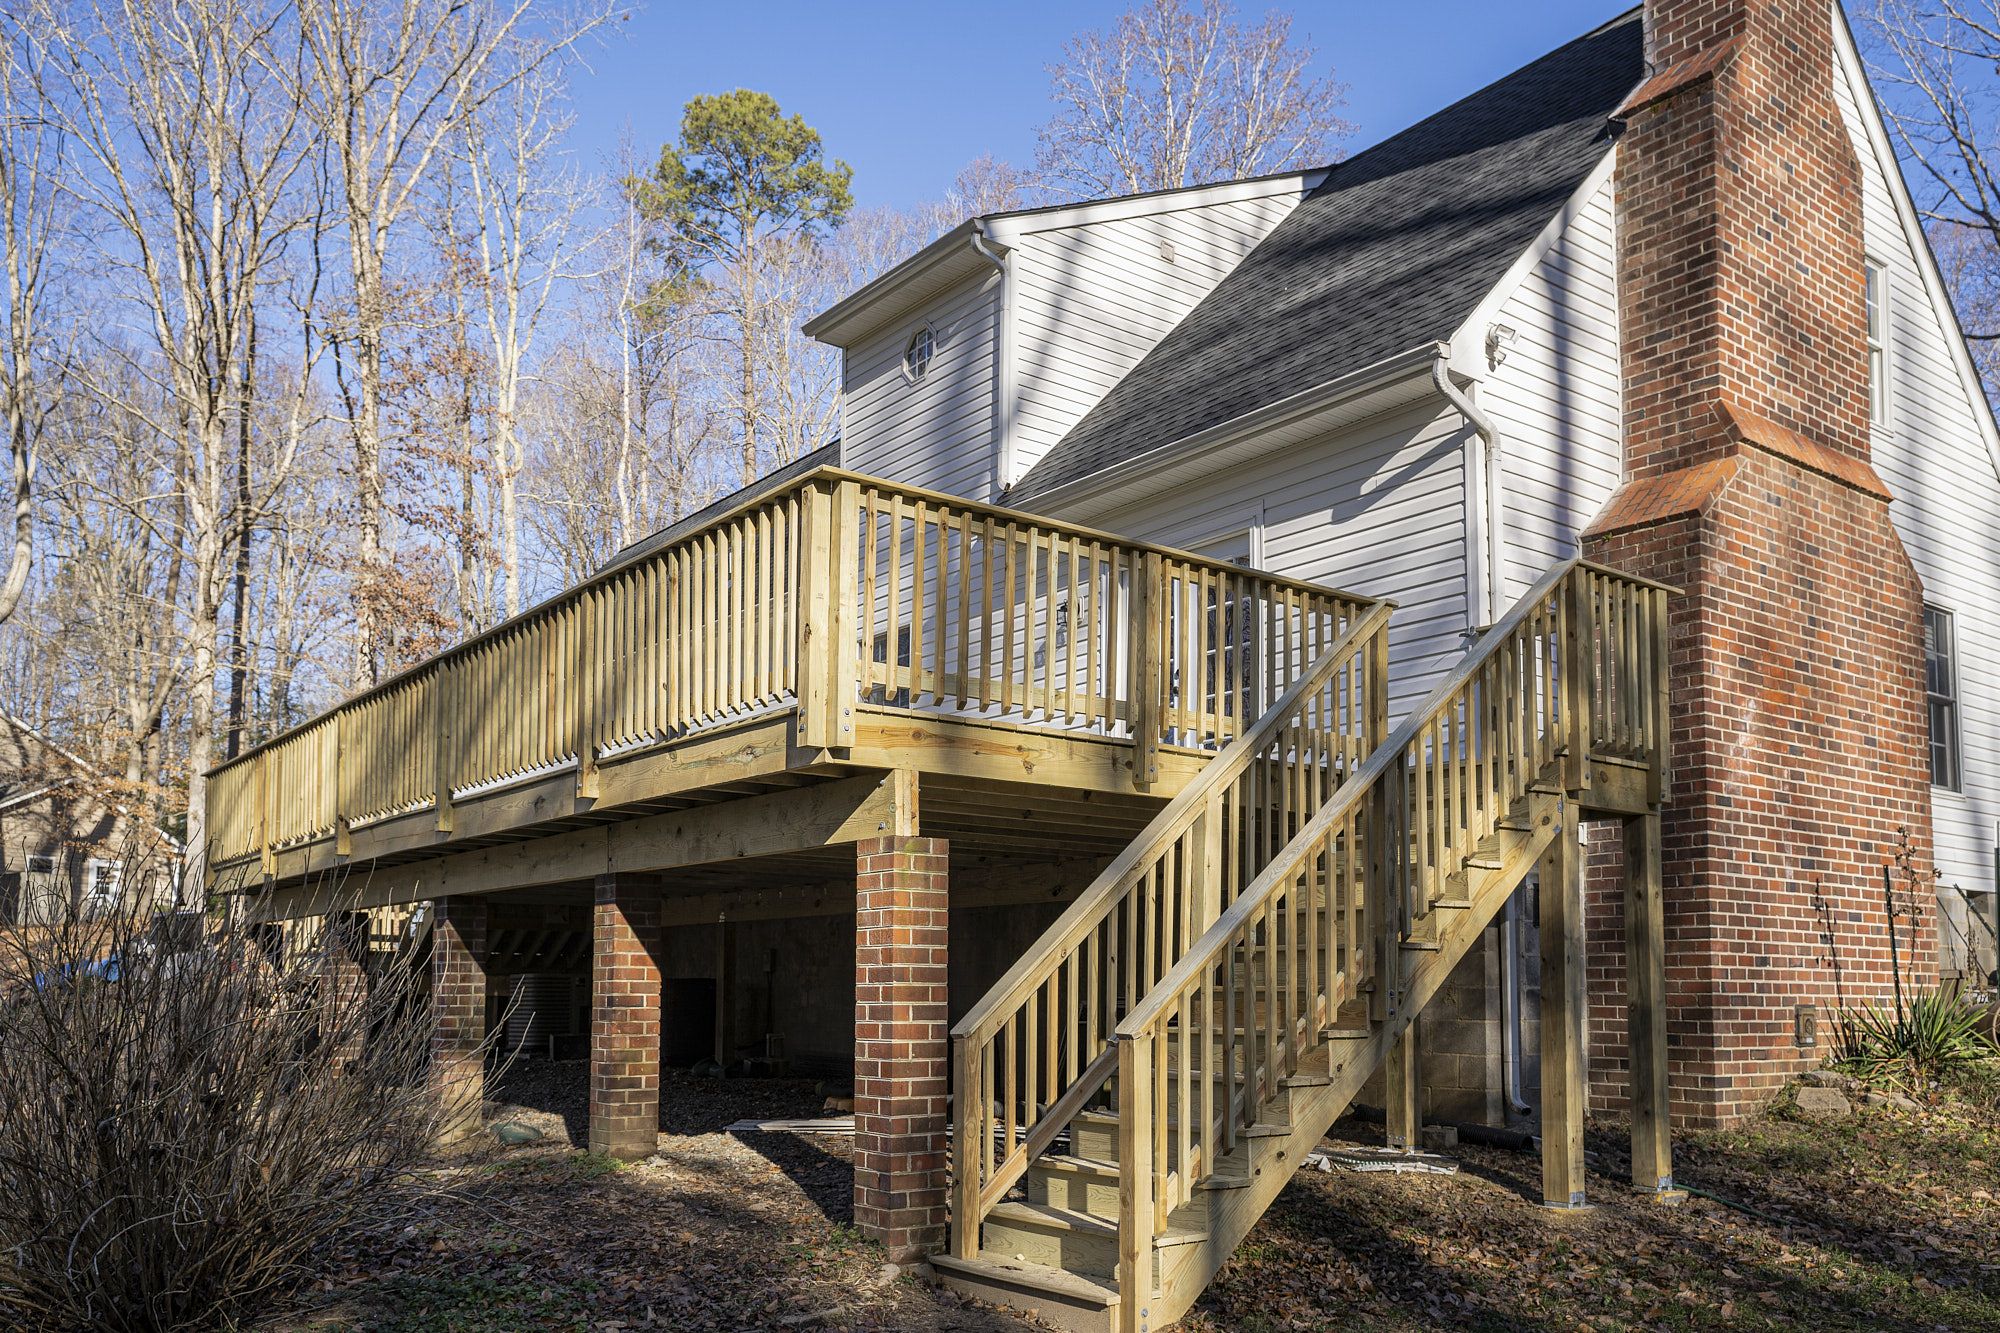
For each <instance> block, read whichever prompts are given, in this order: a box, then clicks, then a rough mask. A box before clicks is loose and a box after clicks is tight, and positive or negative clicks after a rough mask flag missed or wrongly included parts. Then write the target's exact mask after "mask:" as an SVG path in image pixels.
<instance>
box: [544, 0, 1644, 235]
mask: <svg viewBox="0 0 2000 1333" xmlns="http://www.w3.org/2000/svg"><path fill="white" fill-rule="evenodd" d="M642 3H643V0H642ZM1125 7H1126V4H1125V3H1124V0H1065V2H1063V3H1057V2H1056V0H1010V3H1008V4H1005V5H992V4H955V3H950V2H949V0H943V2H933V3H928V4H923V3H918V4H911V3H901V4H878V3H840V2H839V0H833V2H831V3H829V2H828V0H819V3H796V2H795V0H757V2H754V3H752V2H749V0H700V3H688V2H687V0H652V3H650V4H647V5H645V7H644V8H643V9H642V10H641V11H640V12H638V13H636V14H635V15H634V16H633V17H632V18H631V19H630V20H628V21H627V22H626V23H625V24H624V25H623V28H622V30H621V31H620V32H619V33H617V34H616V35H614V36H613V37H612V38H611V40H610V41H609V42H608V43H607V44H606V45H605V46H604V47H601V48H599V49H597V50H595V51H592V52H591V53H590V55H589V63H590V68H589V69H587V70H579V71H577V72H576V75H575V79H574V83H573V93H574V97H575V112H576V124H575V129H574V133H573V136H572V142H573V145H574V148H575V151H576V152H577V154H578V159H579V161H578V165H579V166H581V167H583V168H585V169H587V170H593V171H594V170H601V169H603V168H604V167H606V166H607V165H608V164H609V162H610V160H611V159H612V158H613V157H614V156H615V155H616V152H617V148H618V145H619V143H620V141H621V139H622V138H624V137H625V136H627V135H628V134H629V136H630V138H631V141H632V142H633V144H634V145H635V146H636V148H637V150H638V155H639V158H640V160H641V161H642V162H650V161H651V160H652V157H653V155H654V153H655V152H657V150H658V148H659V145H660V144H661V143H662V142H663V141H665V140H667V139H669V138H672V137H673V136H674V134H675V132H676V130H677V128H678V126H679V123H680V110H681V106H682V104H683V103H684V102H686V101H687V99H688V98H689V97H692V96H693V95H695V94H696V93H702V92H716V91H720V90H723V89H728V88H735V87H750V88H757V89H761V90H763V91H765V92H768V93H770V94H772V95H773V96H775V97H776V98H777V99H778V102H779V104H780V105H781V106H783V107H784V109H785V110H786V111H787V112H793V111H796V112H799V113H801V114H803V115H804V116H805V118H806V120H807V121H808V122H809V123H811V124H812V125H814V126H815V127H817V128H818V129H819V131H820V133H821V135H822V136H823V137H824V138H825V140H826V144H827V147H828V150H829V151H830V152H831V153H833V154H835V155H837V156H839V157H843V158H845V159H846V160H847V161H848V162H849V163H850V164H852V165H853V167H854V186H855V195H856V198H857V200H858V202H860V203H862V204H865V205H878V204H888V205H894V206H898V207H901V206H907V205H909V204H912V203H915V202H917V201H918V200H921V199H925V198H932V197H935V196H936V195H938V194H940V193H942V191H943V189H944V187H945V186H946V185H948V184H949V183H950V181H951V178H952V177H953V176H954V175H956V174H957V172H958V169H959V168H960V167H961V166H963V165H964V164H965V163H966V162H968V161H970V160H971V159H973V158H975V157H977V156H979V154H980V153H982V152H991V153H993V154H994V155H995V156H996V157H1001V158H1005V159H1008V160H1011V161H1015V162H1019V163H1024V164H1025V163H1029V162H1031V161H1032V160H1033V157H1034V145H1035V128H1036V127H1037V126H1038V125H1040V124H1041V123H1042V122H1043V121H1044V120H1046V119H1047V118H1048V115H1049V110H1050V107H1049V101H1048V76H1047V74H1046V72H1045V70H1044V66H1046V65H1047V64H1048V63H1049V62H1050V61H1052V60H1054V59H1055V58H1056V57H1057V56H1058V55H1059V54H1060V52H1061V49H1062V45H1063V43H1064V41H1065V40H1066V39H1067V38H1068V37H1069V36H1070V35H1071V34H1073V33H1075V32H1078V31H1081V30H1083V29H1085V28H1093V27H1103V26H1105V25H1107V24H1108V23H1109V22H1110V21H1111V20H1112V19H1113V18H1114V17H1115V16H1116V15H1117V14H1118V13H1119V12H1120V11H1121V10H1122V9H1124V8H1125ZM1266 7H1267V6H1264V5H1261V4H1258V3H1256V0H1238V3H1237V8H1238V9H1239V10H1240V11H1242V12H1244V13H1252V14H1254V13H1261V12H1262V10H1263V9H1264V8H1266ZM1627 7H1628V5H1627V4H1626V3H1623V0H1536V3H1534V4H1527V5H1523V4H1519V3H1516V2H1515V0H1337V2H1327V0H1322V2H1321V3H1316V4H1315V3H1301V4H1296V5H1292V6H1289V8H1290V9H1291V11H1292V13H1293V15H1294V16H1295V17H1294V27H1293V30H1294V32H1302V33H1307V34H1310V35H1311V37H1312V39H1313V44H1314V45H1315V46H1316V47H1317V48H1318V49H1319V53H1320V59H1321V62H1322V64H1323V65H1324V64H1331V66H1332V68H1333V70H1334V72H1335V73H1336V74H1337V76H1338V77H1339V78H1340V80H1341V81H1342V82H1343V83H1345V84H1347V85H1348V104H1347V108H1346V112H1345V114H1346V116H1347V118H1348V119H1349V120H1351V121H1354V122H1355V123H1356V124H1357V126H1358V127H1359V133H1358V134H1357V135H1356V136H1355V138H1354V139H1353V140H1352V141H1350V143H1349V145H1348V146H1349V148H1350V150H1352V149H1354V148H1360V147H1365V146H1366V145H1367V144H1369V143H1372V142H1374V141H1375V140H1377V139H1380V138H1383V137H1384V136H1386V135H1389V134H1392V133H1394V132H1395V131H1396V130H1399V129H1401V128H1402V127H1404V126H1405V125H1408V124H1410V123H1411V122H1412V121H1415V120H1418V119H1420V118H1421V117H1423V116H1424V115H1426V114H1428V113H1429V112H1431V111H1434V110H1436V109H1437V108H1439V107H1441V106H1444V105H1446V104H1447V103H1450V102H1452V101H1454V100H1456V99H1457V98H1459V97H1461V96H1463V95H1464V94H1466V93H1468V92H1471V91H1472V90H1473V89H1475V88H1478V87H1479V86H1481V85H1483V84H1486V83H1489V82H1491V81H1492V80H1494V79H1496V78H1498V77H1500V76H1501V75H1503V74H1505V73H1507V72H1508V71H1509V70H1512V69H1515V68H1517V67H1519V66H1520V65H1523V64H1526V63H1527V62H1528V61H1530V60H1532V59H1534V58H1535V57H1536V56H1538V55H1540V54H1542V53H1543V52H1545V51H1548V50H1550V49H1551V48H1553V47H1555V46H1558V45H1560V44H1561V43H1563V42H1565V41H1568V40H1569V39H1570V38H1572V37H1576V36H1578V35H1580V34H1582V33H1583V32H1585V31H1587V30H1589V29H1590V28H1592V27H1594V26H1596V25H1597V24H1599V23H1601V22H1603V21H1604V20H1606V19H1608V18H1611V17H1612V16H1614V15H1616V14H1618V13H1620V12H1622V11H1623V10H1624V9H1625V8H1627Z"/></svg>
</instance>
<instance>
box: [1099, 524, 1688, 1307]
mask: <svg viewBox="0 0 2000 1333" xmlns="http://www.w3.org/2000/svg"><path fill="white" fill-rule="evenodd" d="M1670 591H1671V590H1670V589H1668V588H1666V587H1665V586H1664V585H1660V584H1655V583H1651V582H1648V581H1646V580H1639V579H1628V578H1626V577H1625V576H1623V575H1621V574H1618V573H1616V572H1615V571H1610V570H1606V569H1603V568H1601V567H1598V566H1593V565H1587V564H1585V563H1583V562H1580V561H1572V562H1570V563H1568V564H1565V565H1562V566H1559V567H1557V568H1556V569H1554V570H1551V571H1550V572H1549V573H1548V574H1547V575H1546V576H1545V577H1544V578H1542V579H1541V580H1540V581H1539V582H1538V583H1537V584H1536V585H1535V587H1534V588H1533V589H1532V590H1531V591H1530V592H1529V593H1528V594H1527V595H1526V596H1525V597H1523V598H1522V599H1521V601H1520V602H1518V603H1517V604H1516V605H1515V606H1514V608H1513V609H1512V610H1510V611H1509V613H1508V614H1507V615H1506V616H1505V617H1503V618H1502V619H1501V620H1500V622H1499V623H1498V624H1496V625H1495V626H1494V627H1493V628H1492V629H1490V630H1488V631H1487V632H1486V633H1485V634H1484V635H1482V636H1481V638H1480V640H1479V642H1478V643H1477V644H1476V645H1475V646H1474V647H1473V648H1472V649H1471V651H1470V652H1468V653H1467V655H1466V657H1465V659H1464V660H1463V661H1462V662H1460V663H1459V665H1458V666H1457V667H1456V668H1455V669H1454V670H1453V671H1452V672H1451V673H1450V674H1449V675H1448V676H1446V677H1445V679H1444V680H1442V681H1440V682H1439V683H1438V685H1437V686H1436V687H1435V688H1434V689H1433V690H1432V691H1431V692H1430V694H1429V696H1428V697H1427V698H1426V699H1425V701H1424V702H1423V703H1422V704H1421V705H1420V706H1419V707H1418V708H1417V709H1416V710H1415V711H1413V712H1412V713H1410V714H1409V715H1408V716H1407V717H1406V718H1405V719H1404V721H1403V722H1402V724H1401V725H1399V726H1398V727H1397V728H1396V731H1395V733H1394V735H1392V736H1390V737H1389V738H1388V739H1387V740H1386V741H1385V742H1384V743H1383V744H1382V745H1381V746H1379V747H1378V748H1376V749H1375V750H1374V752H1373V753H1371V754H1370V755H1368V757H1367V758H1366V760H1365V761H1363V762H1362V763H1361V764H1359V765H1358V766H1357V767H1356V768H1355V770H1354V772H1353V774H1352V776H1351V778H1350V779H1349V781H1348V782H1346V783H1345V784H1343V785H1342V786H1341V787H1340V788H1339V790H1338V791H1337V792H1335V793H1334V794H1333V795H1332V796H1331V798H1330V799H1329V800H1327V801H1326V802H1324V803H1323V804H1322V805H1320V806H1319V808H1318V809H1317V810H1315V811H1314V812H1313V813H1312V816H1311V817H1310V818H1309V819H1307V820H1305V821H1303V823H1302V824H1301V825H1300V827H1299V828H1298V830H1297V832H1296V834H1295V836H1293V837H1292V838H1291V839H1290V841H1289V842H1288V843H1287V844H1286V846H1285V847H1284V848H1283V849H1282V850H1280V851H1279V852H1278V853H1277V854H1276V855H1275V856H1273V857H1272V858H1270V860H1269V861H1268V863H1267V864H1266V865H1265V866H1264V867H1263V869H1262V870H1261V871H1260V873H1259V874H1258V875H1257V876H1256V877H1255V879H1254V880H1253V881H1252V882H1251V883H1250V884H1249V885H1248V886H1246V887H1245V888H1244V890H1243V892H1242V893H1241V894H1239V895H1238V896H1237V897H1236V899H1235V901H1234V902H1232V903H1231V904H1230V905H1229V906H1228V908H1227V909H1226V910H1224V911H1223V912H1222V913H1221V914H1220V915H1219V916H1217V918H1216V919H1215V920H1214V922H1213V924H1211V925H1210V926H1209V927H1208V929H1207V930H1205V931H1204V932H1203V933H1202V935H1201V938H1200V939H1199V940H1197V941H1195V942H1194V943H1193V945H1192V946H1191V947H1190V948H1188V949H1187V950H1186V951H1185V953H1184V954H1183V955H1182V957H1181V958H1180V959H1179V961H1178V962H1176V964H1175V965H1174V966H1173V967H1171V968H1169V969H1167V970H1166V972H1165V973H1164V975H1163V976H1162V977H1161V979H1160V981H1159V982H1158V984H1157V985H1155V986H1154V987H1152V988H1151V989H1150V991H1149V992H1148V993H1147V994H1146V995H1145V996H1144V997H1143V998H1142V999H1141V1000H1140V1001H1139V1002H1138V1003H1137V1004H1135V1005H1134V1006H1133V1007H1132V1008H1131V1010H1130V1011H1129V1012H1128V1013H1127V1014H1126V1015H1125V1017H1124V1018H1123V1020H1122V1021H1120V1023H1119V1024H1118V1026H1117V1028H1116V1030H1115V1031H1114V1032H1113V1034H1112V1036H1111V1042H1112V1045H1113V1048H1114V1049H1115V1050H1116V1051H1117V1052H1118V1058H1117V1062H1116V1071H1115V1072H1116V1078H1117V1088H1118V1101H1117V1110H1118V1115H1119V1123H1120V1153H1119V1173H1120V1181H1119V1198H1120V1218H1119V1255H1120V1265H1121V1267H1120V1273H1119V1284H1120V1289H1121V1296H1122V1302H1121V1303H1122V1304H1123V1305H1125V1306H1126V1308H1136V1307H1137V1305H1138V1304H1139V1303H1141V1302H1142V1301H1143V1300H1144V1298H1145V1296H1146V1295H1147V1294H1148V1293H1149V1292H1150V1290H1151V1284H1152V1282H1153V1279H1154V1273H1153V1266H1152V1263H1153V1244H1152V1242H1153V1239H1154V1238H1155V1237H1156V1236H1157V1235H1159V1233H1160V1231H1161V1230H1162V1229H1163V1228H1164V1227H1165V1225H1166V1221H1167V1217H1168V1215H1169V1214H1170V1213H1171V1212H1172V1211H1173V1210H1174V1209H1175V1208H1177V1207H1179V1206H1181V1205H1182V1204H1184V1203H1186V1202H1187V1201H1188V1200H1189V1199H1191V1198H1192V1197H1193V1191H1194V1190H1195V1189H1196V1188H1197V1187H1198V1185H1199V1184H1200V1182H1201V1180H1202V1178H1203V1177H1204V1176H1205V1175H1206V1174H1208V1173H1210V1172H1212V1170H1213V1169H1214V1163H1215V1162H1216V1161H1217V1160H1218V1159H1219V1158H1220V1157H1221V1156H1223V1155H1226V1154H1227V1153H1228V1152H1230V1151H1231V1150H1233V1149H1234V1147H1235V1143H1236V1138H1237V1135H1238V1134H1239V1133H1240V1132H1241V1131H1242V1130H1244V1129H1245V1128H1247V1126H1248V1125H1249V1124H1250V1123H1252V1122H1253V1121H1254V1120H1255V1118H1256V1117H1257V1116H1258V1115H1259V1113H1260V1112H1261V1110H1262V1108H1263V1106H1264V1104H1265V1102H1266V1101H1267V1100H1268V1099H1269V1098H1270V1097H1272V1096H1275V1095H1276V1094H1277V1092H1278V1090H1279V1086H1280V1080H1282V1079H1283V1078H1284V1077H1285V1076H1287V1075H1289V1074H1293V1073H1296V1072H1297V1071H1298V1068H1299V1064H1300V1061H1301V1059H1302V1057H1303V1056H1304V1055H1305V1053H1306V1052H1308V1051H1310V1050H1312V1049H1314V1048H1315V1047H1317V1046H1318V1045H1319V1044H1321V1042H1322V1041H1323V1040H1324V1038H1323V1036H1322V1032H1323V1028H1324V1026H1325V1025H1326V1024H1328V1023H1329V1022H1331V1021H1332V1020H1333V1018H1334V1017H1335V1016H1336V1015H1337V1014H1338V1013H1339V1011H1340V1010H1341V1008H1342V1006H1344V1005H1346V1004H1348V1003H1350V1002H1352V1001H1355V1000H1357V999H1359V998H1361V996H1362V995H1363V993H1364V990H1367V991H1369V992H1371V993H1372V996H1373V1000H1372V1003H1373V1004H1374V1005H1375V1009H1374V1010H1373V1013H1374V1017H1375V1019H1376V1020H1378V1021H1389V1022H1392V1023H1394V1024H1396V1025H1398V1026H1397V1028H1396V1029H1395V1030H1397V1031H1400V1030H1401V1026H1403V1025H1407V1023H1408V1021H1409V1019H1410V1017H1411V1015H1410V1014H1409V1013H1408V1011H1407V1010H1406V1008H1405V1007H1404V1004H1403V1000H1402V994H1401V992H1402V988H1403V986H1404V984H1405V981H1406V978H1407V977H1409V976H1411V975H1413V974H1409V973H1407V971H1406V964H1405V962H1404V958H1403V955H1404V946H1405V945H1406V944H1408V943H1411V942H1413V941H1420V940H1423V939H1425V938H1428V937H1429V936H1428V935H1427V932H1434V931H1435V930H1436V926H1435V922H1434V919H1433V918H1434V914H1435V912H1436V910H1437V906H1438V903H1439V902H1440V901H1441V900H1442V898H1443V896H1444V892H1445V885H1446V881H1447V880H1448V879H1449V878H1450V877H1451V876H1452V875H1453V874H1454V873H1456V872H1457V871H1460V870H1462V869H1463V868H1464V867H1465V866H1466V864H1467V862H1468V859H1469V858H1470V857H1471V856H1472V855H1473V854H1474V853H1475V852H1476V851H1477V850H1479V848H1480V845H1481V841H1482V839H1484V838H1485V837H1487V836H1489V835H1491V834H1494V833H1495V832H1496V831H1497V830H1498V829H1499V827H1500V821H1501V820H1502V819H1503V818H1505V817H1506V816H1507V815H1508V813H1509V812H1510V811H1511V810H1512V808H1513V805H1514V802H1515V801H1517V800H1519V799H1522V798H1524V797H1526V796H1527V795H1528V793H1529V792H1530V790H1531V789H1533V787H1534V784H1536V783H1538V782H1542V781H1546V780H1548V776H1549V775H1550V774H1558V775H1570V774H1574V773H1575V772H1576V771H1578V768H1579V765H1578V764H1577V763H1576V762H1574V761H1575V758H1576V756H1578V755H1579V754H1582V755H1585V756H1586V757H1587V756H1588V754H1590V753H1594V752H1595V751H1594V749H1593V747H1595V746H1599V745H1602V744H1606V743H1608V744H1611V745H1613V746H1614V747H1623V748H1624V750H1625V752H1626V753H1629V754H1630V755H1632V756H1633V757H1634V758H1638V759H1641V760H1643V761H1645V762H1647V763H1648V764H1649V765H1652V766H1653V767H1655V768H1657V767H1658V766H1659V765H1660V764H1662V763H1663V762H1664V755H1665V751H1666V749H1667V740H1668V737H1667V716H1666V711H1665V707H1664V704H1663V702H1662V701H1663V699H1664V697H1665V696H1664V690H1663V688H1662V684H1661V683H1662V682H1663V681H1664V680H1665V678H1666V675H1667V671H1668V662H1667V657H1666V651H1665V645H1666V619H1667V596H1668V594H1669V592H1670ZM1260 977H1261V981H1259V980H1258V978H1260ZM1260 991H1261V994H1262V1000H1261V1002H1260V1001H1259V998H1258V997H1259V992H1260ZM1218 1012H1219V1013H1220V1014H1221V1015H1222V1017H1221V1020H1220V1022H1219V1023H1218V1020H1217V1014H1218ZM1197 1016H1199V1017H1200V1019H1201V1022H1200V1024H1199V1025H1198V1026H1197V1025H1195V1024H1194V1022H1193V1019H1194V1018H1195V1017H1197ZM1239 1025H1240V1027H1241V1036H1240V1037H1239V1036H1237V1035H1236V1033H1237V1030H1238V1027H1239ZM1212 1034H1219V1037H1220V1040H1219V1041H1218V1040H1217V1037H1216V1035H1212ZM1170 1040H1177V1041H1178V1042H1179V1043H1180V1046H1179V1051H1178V1055H1177V1058H1176V1059H1175V1060H1173V1061H1171V1062H1170V1061H1169V1059H1168V1054H1169V1046H1168V1043H1169V1041H1170ZM1239 1052H1240V1057H1241V1058H1240V1061H1239V1059H1238V1053H1239ZM1218 1084H1220V1088H1219V1089H1218V1086H1217V1085H1218ZM1141 1127H1143V1128H1141ZM1126 1326H1127V1327H1136V1324H1134V1323H1132V1322H1131V1321H1129V1320H1128V1321H1127V1323H1126Z"/></svg>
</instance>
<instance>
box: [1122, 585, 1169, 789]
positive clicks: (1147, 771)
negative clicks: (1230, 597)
mask: <svg viewBox="0 0 2000 1333" xmlns="http://www.w3.org/2000/svg"><path fill="white" fill-rule="evenodd" d="M1163 569H1164V565H1163V563H1162V561H1161V559H1160V553H1159V552H1158V551H1147V552H1146V553H1145V554H1144V556H1143V557H1141V559H1140V561H1139V564H1138V566H1137V567H1136V568H1135V569H1134V570H1133V571H1132V623H1131V624H1130V625H1129V626H1128V627H1127V633H1129V634H1130V635H1131V642H1132V651H1131V653H1130V654H1129V660H1130V661H1131V663H1132V685H1131V690H1132V782H1133V784H1134V785H1135V786H1137V787H1139V788H1140V789H1142V790H1149V789H1150V788H1151V787H1152V786H1153V784H1154V783H1156V782H1158V781H1159V780H1160V718H1161V716H1162V714H1164V713H1165V711H1166V700H1165V699H1164V698H1162V697H1161V696H1162V695H1163V694H1164V693H1165V691H1166V686H1165V684H1164V679H1165V673H1163V672H1162V671H1161V652H1160V649H1161V646H1162V644H1163V643H1164V642H1165V640H1166V635H1165V633H1163V632H1162V626H1161V624H1160V622H1161V621H1162V619H1163V618H1164V617H1165V615H1166V612H1167V607H1166V598H1165V588H1164V587H1163V586H1162V585H1163V582H1164V579H1163V573H1162V571H1163Z"/></svg>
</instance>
